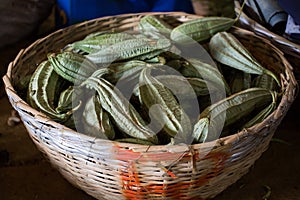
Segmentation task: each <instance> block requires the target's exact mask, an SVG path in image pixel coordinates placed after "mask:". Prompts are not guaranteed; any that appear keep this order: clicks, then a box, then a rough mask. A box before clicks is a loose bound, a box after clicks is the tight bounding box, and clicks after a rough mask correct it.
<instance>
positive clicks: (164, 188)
mask: <svg viewBox="0 0 300 200" xmlns="http://www.w3.org/2000/svg"><path fill="white" fill-rule="evenodd" d="M116 151H117V154H116V155H117V159H120V160H123V161H126V163H127V164H128V166H126V168H125V169H123V170H122V172H121V174H120V175H121V181H122V188H123V194H124V196H125V197H126V199H133V200H142V199H146V198H151V197H154V196H165V197H169V198H174V199H179V200H181V199H182V200H183V199H190V198H189V197H187V194H188V193H187V190H190V189H191V188H199V187H201V186H204V185H205V184H207V183H208V182H209V181H210V179H212V178H213V177H216V176H217V175H218V174H219V173H220V172H221V171H222V170H223V168H224V164H225V162H226V160H227V159H228V158H229V156H230V155H229V154H228V153H224V152H213V151H212V152H210V153H208V154H207V155H206V156H204V157H200V153H199V151H198V150H193V153H191V152H184V153H177V152H176V153H173V152H163V153H155V152H144V153H141V152H134V151H133V150H130V149H124V148H122V147H117V146H116ZM174 157H177V158H179V159H178V160H177V161H179V160H180V162H187V161H191V160H192V162H196V161H199V160H207V159H209V160H211V162H213V166H214V167H213V168H211V170H210V171H209V172H208V173H207V174H204V175H203V176H201V177H199V178H198V179H194V180H190V181H185V182H178V183H172V184H163V182H162V184H149V185H145V186H142V185H141V183H140V179H139V172H138V170H137V167H136V163H137V162H145V161H152V162H158V163H159V164H158V165H157V166H158V167H160V168H161V169H163V170H164V171H165V172H166V173H167V174H168V175H169V176H170V177H172V178H174V180H176V178H177V176H176V174H174V173H173V172H172V171H170V170H168V169H167V168H166V167H164V166H162V165H161V164H160V162H161V161H165V160H166V159H168V160H171V159H174ZM123 167H124V165H123ZM196 199H199V198H196Z"/></svg>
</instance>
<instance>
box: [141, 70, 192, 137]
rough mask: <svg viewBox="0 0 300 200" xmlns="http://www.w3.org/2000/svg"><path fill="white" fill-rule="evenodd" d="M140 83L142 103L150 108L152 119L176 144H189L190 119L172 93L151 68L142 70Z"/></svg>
mask: <svg viewBox="0 0 300 200" xmlns="http://www.w3.org/2000/svg"><path fill="white" fill-rule="evenodd" d="M139 83H140V86H139V97H140V101H141V102H142V104H143V105H145V106H146V107H147V108H148V110H149V112H150V113H149V114H150V115H151V116H150V117H151V119H153V120H155V122H156V123H158V127H161V128H162V129H163V130H164V131H166V132H167V133H168V134H169V135H170V136H171V137H173V138H174V140H175V141H176V143H181V142H184V143H189V142H190V139H191V123H190V119H189V117H188V115H187V114H186V113H185V111H184V110H183V109H182V107H181V106H180V104H178V103H177V101H176V99H175V97H174V96H173V94H172V92H171V91H170V90H169V89H168V88H167V87H165V85H164V84H162V83H161V82H159V81H158V80H157V79H156V78H155V77H153V76H151V68H145V69H143V70H142V72H141V74H140V81H139Z"/></svg>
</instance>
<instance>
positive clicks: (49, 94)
mask: <svg viewBox="0 0 300 200" xmlns="http://www.w3.org/2000/svg"><path fill="white" fill-rule="evenodd" d="M64 84H66V81H65V80H64V79H63V78H62V77H60V76H59V75H58V74H57V73H56V72H55V71H54V68H53V66H52V65H51V63H50V62H49V61H43V62H42V63H41V64H40V65H39V66H38V67H37V69H36V70H35V72H34V73H33V75H32V77H31V79H30V82H29V85H28V93H27V99H28V102H29V104H30V105H31V106H32V107H33V108H35V109H38V110H39V111H41V112H43V113H45V114H47V115H48V116H49V117H51V118H52V119H53V120H55V121H65V120H66V119H67V118H68V117H69V116H70V115H71V112H69V111H66V112H64V113H61V112H57V111H56V110H55V105H54V104H55V101H56V100H55V99H56V98H57V96H58V94H59V92H60V90H61V89H62V87H63V85H64Z"/></svg>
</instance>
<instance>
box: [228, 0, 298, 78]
mask: <svg viewBox="0 0 300 200" xmlns="http://www.w3.org/2000/svg"><path fill="white" fill-rule="evenodd" d="M234 6H235V12H236V14H238V13H239V12H240V8H241V4H240V2H239V0H235V1H234ZM244 9H246V10H247V6H245V8H244ZM239 26H240V27H242V28H244V29H247V30H250V31H252V32H254V33H255V34H257V35H259V36H261V37H264V38H266V39H268V40H270V41H271V42H272V44H274V45H275V46H276V47H278V48H279V49H280V50H281V51H282V52H283V53H285V57H286V58H287V60H288V61H289V62H290V63H291V65H292V66H293V67H294V68H295V69H294V73H295V76H296V79H297V80H298V81H299V80H300V62H299V59H300V45H299V44H295V43H293V42H291V41H290V40H288V39H286V38H284V37H283V36H280V35H278V34H276V33H274V32H272V31H270V30H269V29H268V28H266V26H265V25H264V23H263V22H261V21H259V19H258V18H256V17H255V16H253V17H252V16H250V15H247V14H246V13H245V12H242V14H241V16H240V18H239Z"/></svg>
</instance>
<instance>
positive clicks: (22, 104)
mask: <svg viewBox="0 0 300 200" xmlns="http://www.w3.org/2000/svg"><path fill="white" fill-rule="evenodd" d="M146 14H151V15H157V14H159V15H166V14H167V15H180V16H191V17H195V18H199V17H202V16H196V15H194V14H188V13H185V12H143V13H129V14H120V15H115V16H105V17H100V18H96V19H93V20H89V21H86V22H81V23H78V24H74V25H71V26H68V27H66V28H62V29H59V30H56V31H54V32H53V33H50V34H49V35H47V36H45V37H43V38H40V39H37V40H36V41H35V42H33V43H32V44H31V45H29V46H28V47H26V48H25V49H21V50H20V51H19V53H18V55H17V56H16V57H15V59H14V60H13V61H12V62H10V63H9V65H8V69H7V73H6V74H5V75H4V76H3V81H4V84H5V91H6V93H7V95H8V97H9V98H13V99H14V104H15V105H14V106H17V107H18V108H20V109H22V110H24V111H26V112H28V113H30V115H32V116H33V117H34V118H35V119H36V120H38V121H41V122H43V123H44V124H48V125H49V126H51V127H55V128H56V129H58V131H64V132H69V133H72V134H75V135H77V136H79V137H83V138H89V139H93V140H94V141H95V140H98V141H105V142H107V143H111V144H117V145H118V146H130V147H139V149H143V148H144V149H147V148H148V147H149V146H148V145H141V144H133V143H125V142H117V141H111V140H108V139H101V138H95V137H92V136H88V135H85V134H83V133H80V132H77V131H74V130H72V129H70V128H68V127H66V126H64V125H62V124H60V123H58V122H55V121H53V120H52V119H50V118H49V117H47V116H46V115H45V114H43V113H41V112H39V111H37V110H36V109H34V108H32V107H31V106H29V104H28V103H27V102H26V101H25V100H23V99H22V98H21V97H20V96H19V95H18V93H17V91H16V90H15V89H14V87H13V85H12V83H11V78H12V77H11V75H12V69H13V67H14V66H15V64H16V63H17V62H18V60H19V58H20V56H21V55H22V54H24V53H26V51H28V50H30V49H31V48H32V47H33V46H35V45H36V44H38V43H41V42H43V41H45V40H47V38H48V37H51V36H52V35H55V34H57V33H59V32H62V31H67V30H68V29H71V28H74V27H76V26H82V25H85V24H87V23H92V22H95V21H98V20H105V19H110V18H112V17H117V18H118V17H136V16H140V17H141V16H143V15H146ZM233 29H234V31H243V32H245V33H246V34H250V35H251V36H253V37H258V38H259V39H261V40H262V41H263V42H265V43H267V44H269V45H270V46H271V48H272V49H274V51H276V52H277V53H278V54H279V55H280V57H281V59H283V60H284V61H285V62H284V63H285V65H286V66H285V68H287V69H288V70H290V73H291V75H292V76H291V77H289V78H290V80H289V86H290V87H297V81H296V80H295V77H294V76H293V74H292V67H291V66H290V64H289V63H288V61H286V59H285V58H284V56H283V53H282V51H281V50H279V49H278V48H277V47H276V46H274V45H273V44H272V43H271V42H270V41H269V40H267V39H265V38H263V37H261V36H257V35H255V34H254V33H253V32H251V31H248V30H245V29H242V28H238V27H233ZM284 95H286V94H284ZM292 96H294V94H292ZM291 101H293V100H291ZM280 103H282V100H281V102H280ZM277 112H279V106H278V107H277V108H276V110H275V111H273V112H272V113H271V114H270V115H269V116H268V118H267V119H265V120H264V121H262V122H261V123H258V124H255V125H254V126H252V127H250V128H248V129H244V130H241V131H239V132H237V133H235V134H232V135H229V136H226V137H221V138H219V139H216V140H214V141H210V142H205V143H198V144H187V145H182V144H178V145H170V146H167V145H153V146H152V147H155V148H156V149H165V148H167V149H168V150H170V149H177V150H178V148H179V149H181V148H186V146H192V147H193V148H197V149H198V148H200V147H201V148H202V147H206V146H213V147H217V146H223V145H228V144H232V143H236V142H238V141H239V140H240V138H243V137H247V136H248V135H249V134H256V132H257V130H260V129H262V128H264V126H265V123H266V121H268V120H269V119H271V118H273V117H274V116H275V115H276V114H277ZM166 146H167V147H166Z"/></svg>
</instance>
